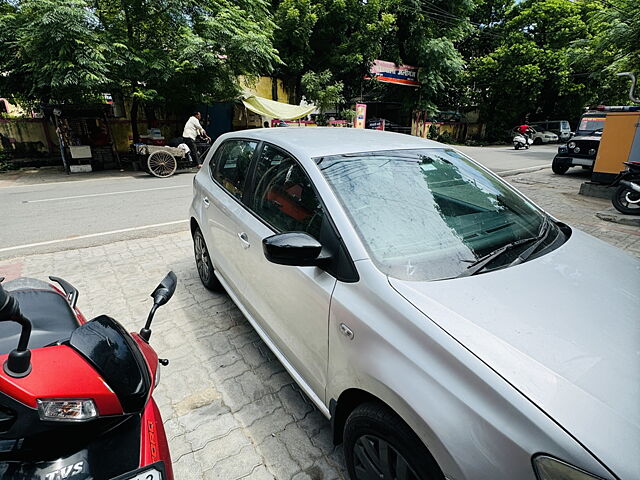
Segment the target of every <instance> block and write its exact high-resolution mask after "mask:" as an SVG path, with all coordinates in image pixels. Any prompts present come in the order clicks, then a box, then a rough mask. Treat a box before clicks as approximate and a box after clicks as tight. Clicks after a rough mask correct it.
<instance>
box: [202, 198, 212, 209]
mask: <svg viewBox="0 0 640 480" xmlns="http://www.w3.org/2000/svg"><path fill="white" fill-rule="evenodd" d="M202 203H204V206H205V207H208V206H209V205H210V204H211V202H209V198H207V197H203V198H202Z"/></svg>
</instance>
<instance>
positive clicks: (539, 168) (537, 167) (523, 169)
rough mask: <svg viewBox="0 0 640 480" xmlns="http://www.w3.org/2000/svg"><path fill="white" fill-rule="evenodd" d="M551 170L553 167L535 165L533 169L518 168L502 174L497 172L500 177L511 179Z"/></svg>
mask: <svg viewBox="0 0 640 480" xmlns="http://www.w3.org/2000/svg"><path fill="white" fill-rule="evenodd" d="M547 168H551V165H535V166H533V167H526V168H516V169H515V170H504V171H502V172H496V174H497V175H498V176H499V177H510V176H512V175H518V174H520V173H529V172H537V171H538V170H545V169H547Z"/></svg>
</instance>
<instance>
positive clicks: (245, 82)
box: [240, 77, 290, 103]
mask: <svg viewBox="0 0 640 480" xmlns="http://www.w3.org/2000/svg"><path fill="white" fill-rule="evenodd" d="M274 82H276V94H277V97H278V98H274V95H273V93H274V92H273V83H274ZM240 85H241V86H242V90H243V93H244V94H245V95H255V96H257V97H263V98H268V99H269V100H277V101H278V102H283V103H289V99H290V96H289V92H287V90H286V89H285V88H284V82H283V81H282V80H280V79H277V78H273V77H260V78H259V79H258V81H257V82H255V83H254V82H252V81H250V80H249V79H247V78H245V77H240Z"/></svg>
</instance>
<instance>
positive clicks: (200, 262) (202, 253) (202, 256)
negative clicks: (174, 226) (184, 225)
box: [193, 234, 211, 283]
mask: <svg viewBox="0 0 640 480" xmlns="http://www.w3.org/2000/svg"><path fill="white" fill-rule="evenodd" d="M193 243H194V251H195V257H196V267H197V268H198V274H199V275H200V279H201V280H202V281H203V282H204V283H207V282H208V281H209V279H210V277H211V270H210V269H209V252H207V246H206V245H205V244H204V239H203V238H202V235H200V234H197V235H196V236H195V237H194V239H193Z"/></svg>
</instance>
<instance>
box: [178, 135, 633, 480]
mask: <svg viewBox="0 0 640 480" xmlns="http://www.w3.org/2000/svg"><path fill="white" fill-rule="evenodd" d="M190 213H191V231H192V233H193V239H194V248H195V257H196V264H197V268H198V271H199V274H200V278H201V279H202V282H203V283H204V285H205V286H207V287H208V288H211V289H216V288H220V287H224V289H225V290H226V291H227V292H228V294H229V295H230V296H231V298H232V299H233V300H234V301H235V302H236V304H237V305H238V307H239V308H240V310H242V312H243V313H244V315H245V316H246V317H247V319H248V320H249V322H251V324H252V325H253V327H254V328H255V329H256V331H257V332H258V334H259V335H260V336H261V337H262V339H263V340H264V341H265V342H266V343H267V345H268V346H269V347H270V348H271V350H273V352H274V354H275V355H276V356H277V357H278V359H279V360H280V361H281V362H282V363H283V365H284V366H285V368H286V369H287V370H288V371H289V373H290V374H291V375H292V376H293V378H294V379H295V380H296V382H297V383H298V384H299V385H300V387H301V388H302V389H303V390H304V391H305V392H306V394H307V395H308V396H309V398H311V400H312V401H313V402H314V403H315V404H316V405H317V407H318V408H319V409H320V411H322V412H323V413H324V414H325V415H326V416H327V417H328V418H329V419H330V420H331V424H332V427H333V432H334V440H335V442H336V443H340V442H343V443H344V451H345V459H346V463H347V469H348V471H349V475H350V477H351V478H352V479H353V480H356V479H357V480H365V479H385V480H387V479H396V480H414V479H429V480H435V479H443V478H447V479H449V480H481V479H486V480H499V479H504V480H536V479H537V480H592V479H611V480H613V479H629V480H631V479H639V478H640V261H638V259H635V258H632V257H631V256H629V255H627V254H625V253H623V252H622V251H620V250H618V249H616V248H614V247H611V246H609V245H607V244H605V243H603V242H601V241H599V240H596V239H595V238H593V237H590V236H588V235H586V234H584V233H582V232H581V231H579V230H576V229H574V228H571V227H569V226H568V225H565V224H563V223H561V222H559V221H558V220H556V219H554V218H552V217H550V216H549V215H548V214H546V213H545V212H543V211H542V210H541V209H540V208H538V207H537V206H536V205H534V204H533V203H532V202H531V201H529V200H528V199H527V198H525V197H524V196H522V195H521V194H520V193H518V192H517V191H515V190H514V189H513V188H511V187H510V186H508V185H507V184H506V183H505V182H503V181H502V180H500V179H499V178H498V177H496V176H495V175H493V174H492V173H491V172H489V171H488V170H486V169H485V168H483V167H482V166H480V165H478V164H477V163H475V162H474V161H473V160H471V159H469V158H468V157H466V156H464V155H463V154H461V153H460V152H458V151H456V150H455V149H453V148H450V147H448V146H446V145H443V144H439V143H436V142H432V141H428V140H423V139H420V138H416V137H411V136H408V135H401V134H393V133H385V132H376V131H370V130H355V129H341V128H300V129H294V128H287V129H284V128H282V129H277V128H276V129H258V130H251V131H241V132H235V133H230V134H226V135H223V136H222V137H220V138H219V139H218V140H217V141H216V143H215V145H214V146H213V148H212V149H211V152H210V153H209V155H208V157H207V159H206V161H205V164H204V166H203V168H202V169H201V170H200V171H199V172H198V174H197V175H196V177H195V180H194V196H193V203H192V205H191V212H190Z"/></svg>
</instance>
